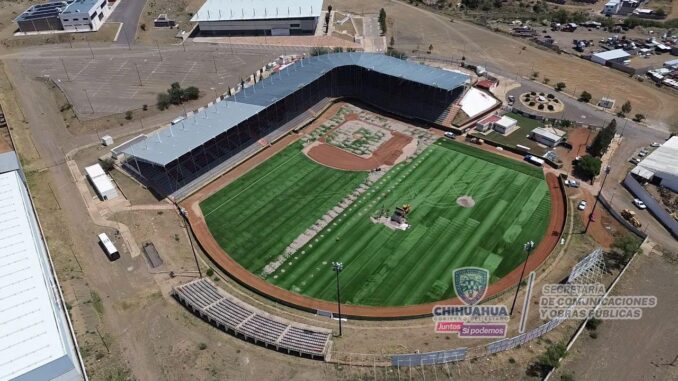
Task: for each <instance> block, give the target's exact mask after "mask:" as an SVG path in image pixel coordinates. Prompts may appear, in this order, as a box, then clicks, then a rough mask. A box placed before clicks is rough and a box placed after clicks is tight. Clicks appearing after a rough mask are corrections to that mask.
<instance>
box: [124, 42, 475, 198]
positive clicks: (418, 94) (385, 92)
mask: <svg viewBox="0 0 678 381" xmlns="http://www.w3.org/2000/svg"><path fill="white" fill-rule="evenodd" d="M468 80H469V78H468V76H466V75H464V74H461V73H456V72H451V71H446V70H442V69H438V68H433V67H430V66H426V65H422V64H417V63H413V62H408V61H403V60H400V59H397V58H393V57H389V56H385V55H383V54H373V53H337V54H327V55H322V56H318V57H311V58H307V59H304V60H301V61H298V62H296V63H294V64H293V65H290V66H289V67H288V68H286V69H285V70H283V71H281V72H280V73H278V74H275V75H272V76H271V77H269V78H267V79H265V80H262V81H260V82H258V83H257V84H255V85H254V86H252V87H249V88H245V89H244V90H242V91H241V92H240V93H238V94H236V95H235V96H232V97H229V98H226V99H225V100H221V99H219V101H218V102H217V103H215V104H214V105H212V106H211V107H207V108H204V109H202V110H200V111H198V112H197V113H195V114H193V115H191V116H188V117H187V118H186V119H184V120H182V121H180V122H179V123H177V124H174V125H172V126H168V127H165V128H163V129H161V130H158V131H155V132H153V133H151V134H148V135H142V136H140V137H138V138H135V139H133V141H131V142H128V143H126V144H123V145H121V146H119V147H116V148H114V150H113V152H114V153H116V154H124V155H126V156H127V157H128V158H133V159H134V163H132V164H129V163H128V164H129V165H128V166H127V168H128V169H131V170H133V171H134V172H136V173H137V174H138V175H141V176H142V177H146V175H144V174H143V172H147V171H144V170H142V168H141V167H142V166H144V165H151V166H155V167H163V168H164V169H163V170H167V169H168V167H170V166H175V165H176V164H177V161H181V160H188V162H185V163H184V164H185V165H181V166H179V167H181V168H177V170H179V169H180V170H181V173H171V171H169V170H168V173H166V175H169V176H170V177H174V178H181V179H182V180H180V181H179V184H177V185H175V186H173V188H174V190H176V189H177V188H180V187H181V186H182V184H184V185H185V181H187V179H188V178H189V177H193V176H192V175H191V176H189V173H191V172H194V167H201V168H202V167H205V165H207V162H210V163H211V162H219V161H223V160H222V159H223V158H224V157H231V156H233V155H234V154H235V153H236V152H239V151H241V150H242V148H244V147H245V146H248V145H251V144H253V143H256V142H257V140H258V139H261V138H264V137H266V136H267V135H269V134H271V133H272V132H274V131H277V130H278V129H280V128H283V129H286V131H280V132H281V133H286V132H288V131H289V130H290V129H291V128H294V126H287V124H288V123H290V122H294V121H295V119H296V118H299V117H303V115H304V114H305V113H307V112H308V110H309V109H310V108H312V107H314V106H315V105H316V104H318V102H322V101H323V100H325V99H334V98H342V97H348V98H357V99H359V100H361V101H363V102H366V103H370V104H372V105H374V106H376V107H378V108H380V109H382V110H384V111H387V112H391V113H394V114H398V115H401V116H404V117H407V118H416V119H420V120H424V121H427V122H431V123H436V121H437V119H438V118H439V117H440V116H441V115H443V112H444V111H445V110H446V109H448V108H449V107H451V103H452V102H453V101H454V100H456V99H457V98H458V97H459V96H460V95H461V93H462V92H463V88H464V85H465V84H466V83H467V82H468ZM217 151H218V152H217ZM189 156H190V158H189ZM186 166H189V168H186ZM142 181H143V179H142ZM156 188H157V187H156ZM156 190H157V189H156ZM165 193H166V194H170V193H173V191H170V192H165Z"/></svg>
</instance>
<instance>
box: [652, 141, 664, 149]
mask: <svg viewBox="0 0 678 381" xmlns="http://www.w3.org/2000/svg"><path fill="white" fill-rule="evenodd" d="M659 146H661V144H659V143H657V142H654V143H652V144H650V147H655V148H656V147H659Z"/></svg>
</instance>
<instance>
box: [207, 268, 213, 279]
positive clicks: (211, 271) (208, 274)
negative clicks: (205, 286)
mask: <svg viewBox="0 0 678 381" xmlns="http://www.w3.org/2000/svg"><path fill="white" fill-rule="evenodd" d="M205 274H207V276H209V277H211V276H212V275H214V270H212V269H207V271H205Z"/></svg>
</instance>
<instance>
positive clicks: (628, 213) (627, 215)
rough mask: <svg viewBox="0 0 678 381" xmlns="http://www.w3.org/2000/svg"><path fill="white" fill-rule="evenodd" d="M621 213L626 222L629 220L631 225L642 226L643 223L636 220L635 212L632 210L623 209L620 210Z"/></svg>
mask: <svg viewBox="0 0 678 381" xmlns="http://www.w3.org/2000/svg"><path fill="white" fill-rule="evenodd" d="M621 215H622V217H624V219H626V220H627V221H628V222H630V223H631V225H633V226H635V227H637V228H639V227H641V226H643V224H641V223H640V221H638V218H636V212H634V211H632V210H628V209H624V210H622V212H621Z"/></svg>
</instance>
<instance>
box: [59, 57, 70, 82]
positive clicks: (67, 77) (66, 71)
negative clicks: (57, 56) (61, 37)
mask: <svg viewBox="0 0 678 381" xmlns="http://www.w3.org/2000/svg"><path fill="white" fill-rule="evenodd" d="M61 66H63V67H64V72H65V73H66V79H68V82H70V81H71V76H69V75H68V70H66V64H65V63H64V59H63V58H62V59H61Z"/></svg>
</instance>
